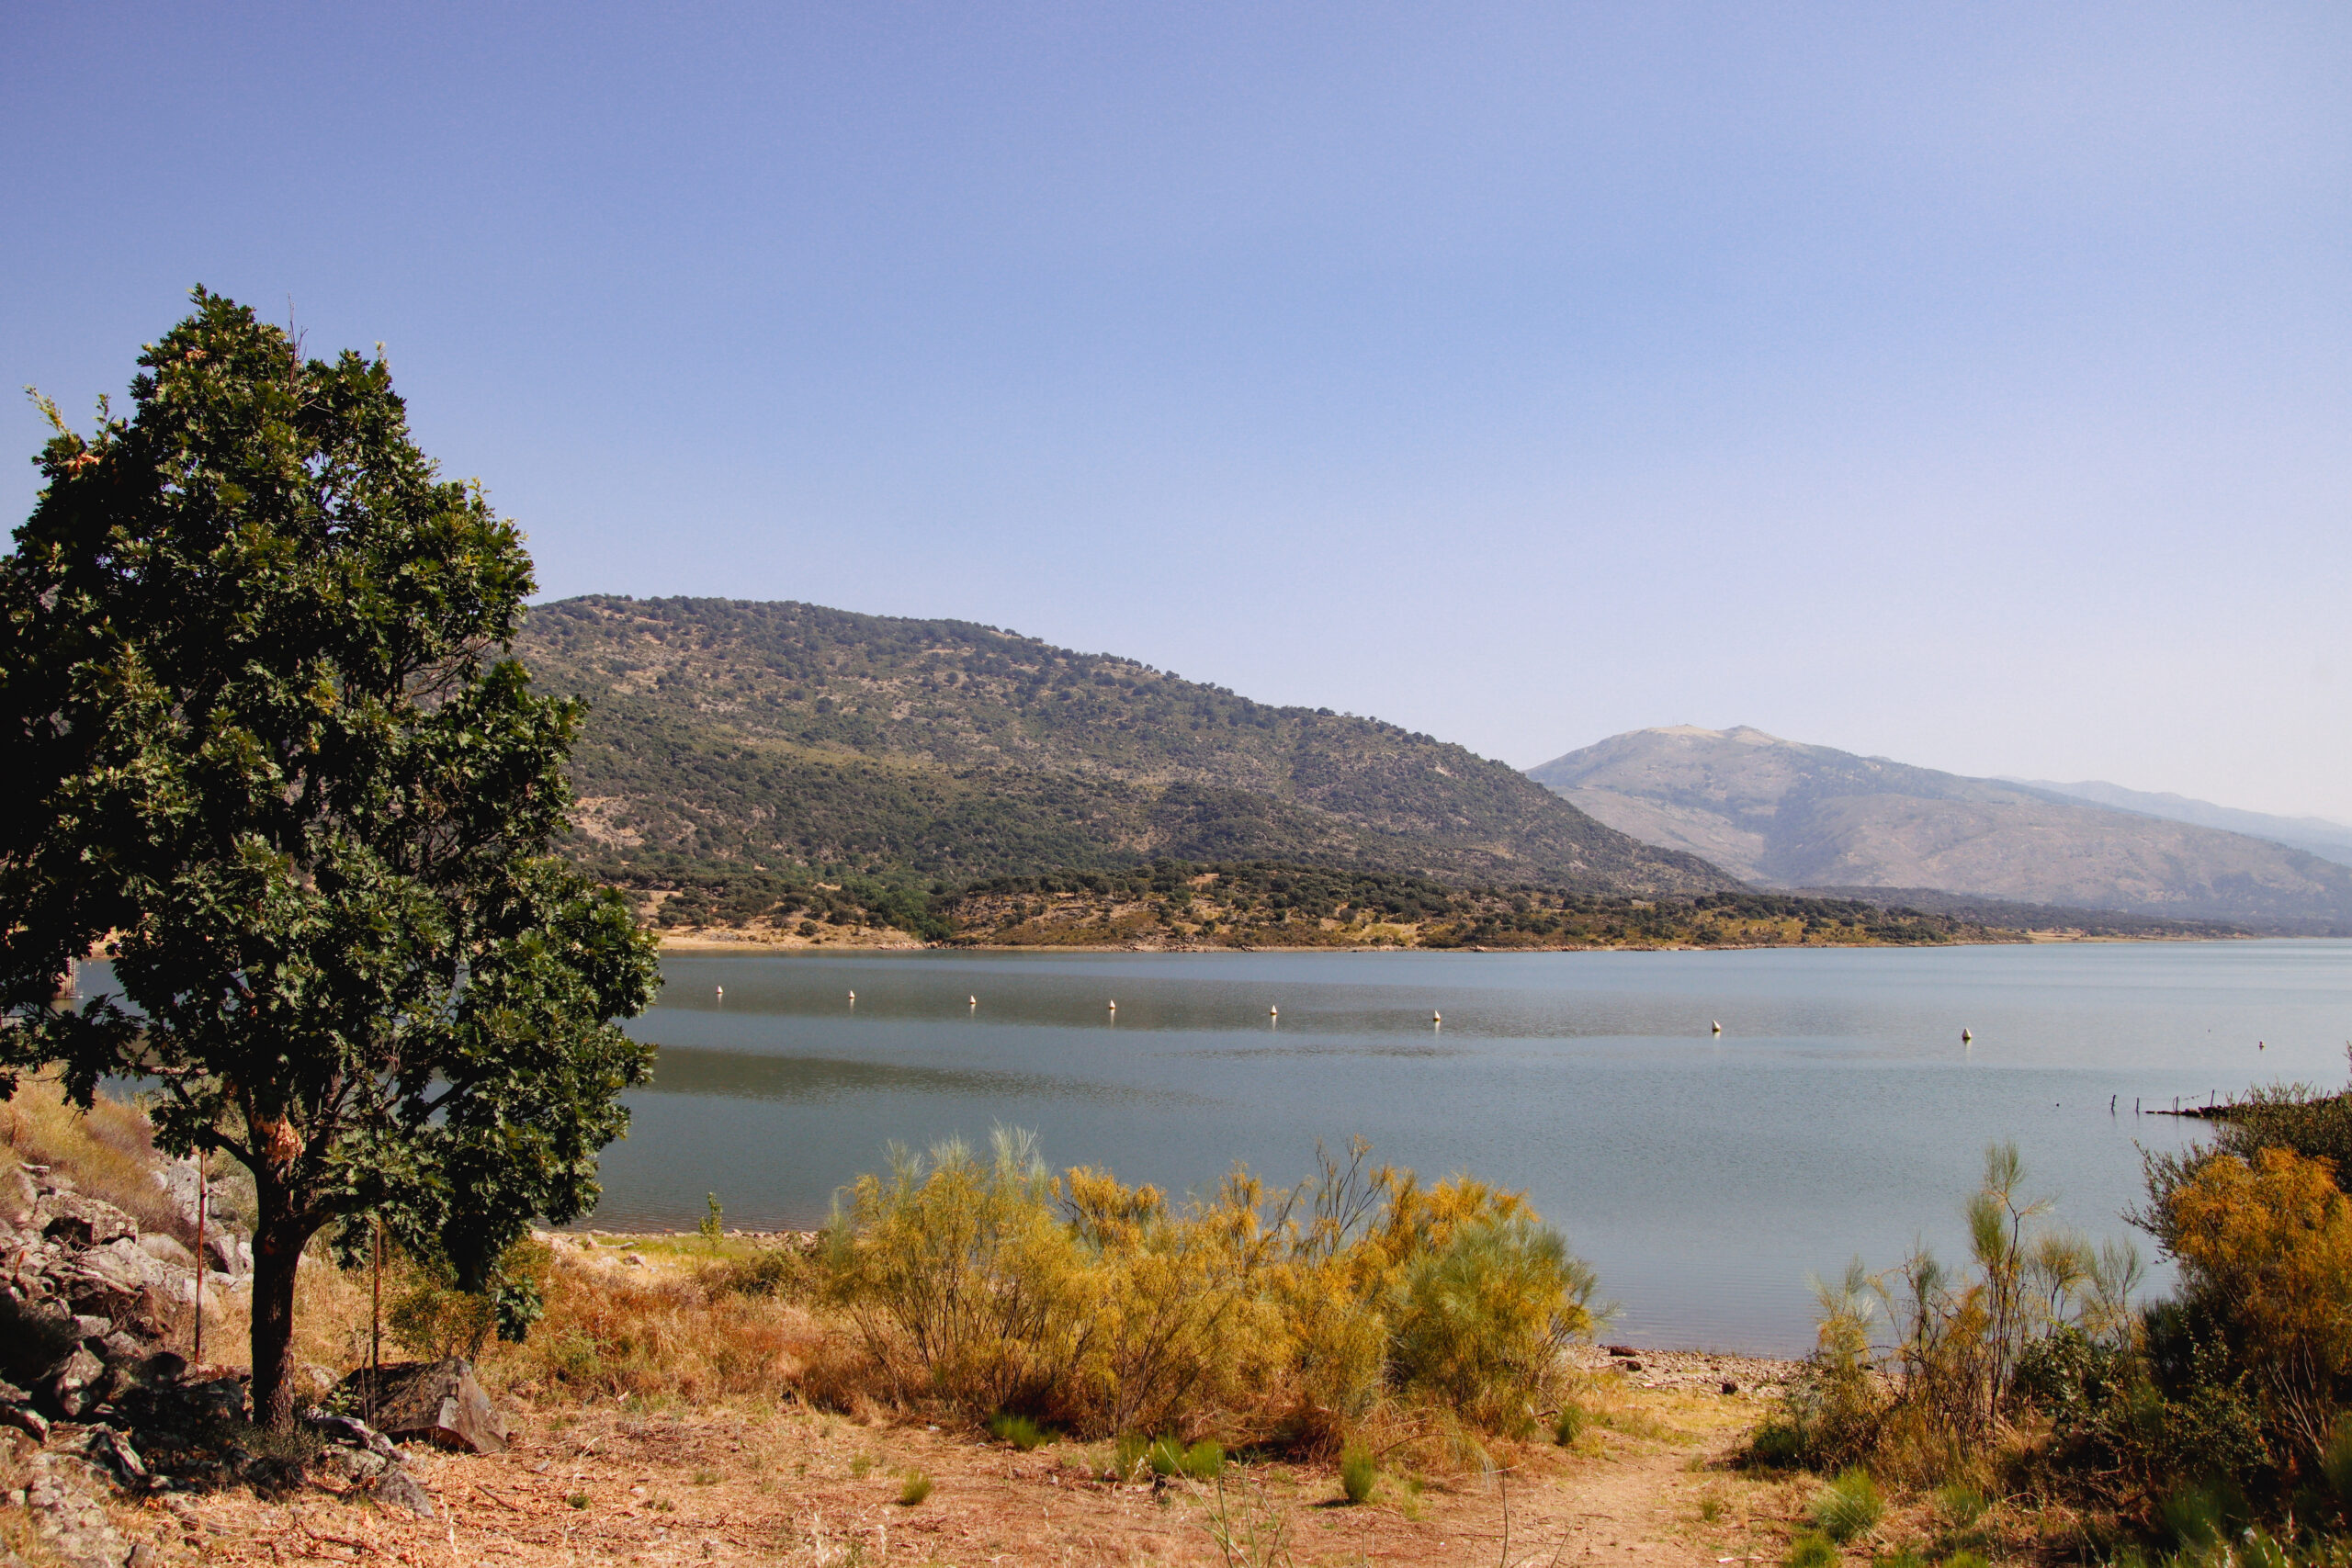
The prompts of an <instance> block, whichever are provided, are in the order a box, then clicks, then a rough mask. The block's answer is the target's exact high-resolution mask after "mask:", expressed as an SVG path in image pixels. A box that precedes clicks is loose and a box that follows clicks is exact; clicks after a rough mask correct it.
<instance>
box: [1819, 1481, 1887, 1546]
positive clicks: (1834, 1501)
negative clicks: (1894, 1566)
mask: <svg viewBox="0 0 2352 1568" xmlns="http://www.w3.org/2000/svg"><path fill="white" fill-rule="evenodd" d="M1807 1511H1808V1512H1809V1513H1810V1514H1811V1515H1812V1516H1813V1522H1814V1524H1815V1527H1816V1528H1817V1529H1820V1531H1821V1533H1822V1534H1824V1535H1826V1536H1827V1537H1828V1538H1829V1539H1830V1540H1835V1541H1840V1542H1842V1541H1849V1540H1853V1539H1854V1538H1855V1537H1857V1536H1860V1535H1864V1534H1867V1533H1868V1532H1869V1530H1870V1529H1871V1526H1873V1525H1875V1524H1877V1523H1878V1521H1879V1518H1880V1517H1881V1516H1882V1515H1883V1514H1884V1513H1885V1512H1886V1500H1885V1499H1884V1498H1883V1497H1881V1496H1880V1495H1879V1490H1878V1483H1876V1482H1874V1481H1872V1480H1871V1475H1870V1472H1868V1471H1866V1470H1863V1469H1861V1468H1860V1467H1859V1466H1857V1467H1855V1468H1854V1469H1851V1470H1849V1471H1847V1472H1845V1473H1843V1474H1842V1475H1840V1476H1838V1479H1837V1480H1835V1481H1833V1482H1831V1483H1829V1484H1828V1485H1826V1486H1824V1487H1823V1488H1822V1489H1821V1490H1820V1491H1818V1492H1816V1493H1815V1494H1814V1495H1813V1502H1812V1504H1811V1505H1810V1506H1809V1507H1808V1509H1807Z"/></svg>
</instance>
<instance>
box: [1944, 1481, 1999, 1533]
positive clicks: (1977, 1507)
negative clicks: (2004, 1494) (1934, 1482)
mask: <svg viewBox="0 0 2352 1568" xmlns="http://www.w3.org/2000/svg"><path fill="white" fill-rule="evenodd" d="M1990 1506H1992V1505H1991V1504H1990V1503H1988V1502H1987V1501H1986V1500H1985V1494H1984V1493H1982V1492H1979V1491H1978V1490H1977V1489H1976V1488H1975V1487H1973V1486H1968V1485H1963V1484H1962V1483H1959V1482H1956V1481H1955V1482H1952V1483H1949V1484H1947V1485H1943V1486H1939V1487H1937V1488H1936V1514H1937V1516H1938V1517H1939V1518H1941V1519H1942V1520H1943V1521H1944V1522H1945V1523H1946V1524H1948V1525H1950V1526H1951V1528H1952V1529H1963V1530H1964V1529H1973V1528H1974V1526H1975V1524H1976V1521H1977V1520H1979V1519H1981V1518H1983V1517H1985V1509H1986V1508H1988V1507H1990Z"/></svg>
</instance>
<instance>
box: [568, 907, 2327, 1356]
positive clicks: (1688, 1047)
mask: <svg viewBox="0 0 2352 1568" xmlns="http://www.w3.org/2000/svg"><path fill="white" fill-rule="evenodd" d="M662 971H663V974H664V976H665V977H666V981H667V983H666V986H665V987H664V989H663V991H662V999H661V1001H660V1004H659V1005H658V1006H657V1007H656V1008H655V1009H654V1010H652V1011H650V1013H648V1014H647V1015H646V1016H645V1017H644V1018H642V1019H639V1020H638V1021H635V1022H634V1023H633V1024H632V1025H631V1026H630V1027H631V1030H632V1032H634V1033H635V1034H637V1035H638V1037H639V1038H640V1039H644V1040H649V1041H652V1042H655V1043H659V1044H660V1046H661V1047H662V1051H661V1057H660V1062H659V1065H658V1066H657V1068H656V1071H655V1077H654V1081H653V1083H652V1085H651V1086H650V1088H648V1089H643V1090H639V1091H638V1092H636V1093H634V1094H633V1095H632V1096H631V1097H630V1105H631V1109H632V1111H633V1114H634V1122H633V1125H632V1130H631V1132H630V1134H629V1136H628V1139H627V1140H626V1141H625V1142H623V1143H621V1144H618V1145H615V1146H614V1147H613V1148H611V1149H609V1150H607V1151H606V1153H605V1158H604V1167H603V1168H604V1179H605V1202H604V1206H603V1207H602V1209H601V1210H600V1211H599V1212H598V1213H597V1215H596V1216H595V1217H594V1220H593V1222H591V1223H593V1224H597V1225H601V1226H604V1227H606V1228H610V1229H637V1228H686V1227H690V1226H691V1225H692V1224H694V1223H695V1221H696V1220H697V1219H698V1218H700V1216H701V1215H702V1213H703V1212H704V1194H705V1193H706V1192H710V1191H715V1192H717V1194H718V1199H719V1201H720V1202H721V1203H722V1204H723V1205H724V1206H725V1210H726V1216H727V1223H728V1224H729V1225H745V1226H750V1227H754V1228H763V1229H764V1228H775V1227H786V1226H790V1227H806V1226H812V1225H814V1224H818V1223H820V1221H821V1220H822V1219H823V1217H824V1215H825V1213H826V1211H827V1208H828V1206H829V1204H830V1202H831V1195H832V1193H833V1192H834V1190H836V1189H837V1188H839V1187H840V1186H842V1184H843V1183H845V1182H847V1181H848V1180H850V1179H852V1178H853V1177H854V1176H855V1175H856V1174H857V1173H859V1172H860V1171H865V1170H872V1169H877V1168H881V1166H882V1164H883V1162H884V1160H885V1157H886V1156H885V1150H886V1145H888V1144H890V1143H891V1142H894V1141H895V1142H898V1143H902V1144H906V1145H912V1146H915V1147H918V1148H920V1147H922V1146H925V1145H929V1144H932V1143H933V1142H935V1141H937V1140H940V1139H943V1138H947V1137H950V1136H961V1137H963V1138H966V1139H967V1140H969V1141H971V1142H972V1143H974V1144H975V1145H982V1146H985V1144H986V1141H987V1139H988V1135H989V1130H990V1129H991V1127H993V1126H997V1125H1006V1126H1017V1127H1023V1128H1028V1129H1032V1130H1034V1131H1035V1133H1036V1134H1038V1136H1039V1138H1040V1140H1041V1141H1042V1145H1043V1147H1044V1151H1045V1154H1046V1158H1047V1160H1048V1161H1049V1162H1051V1163H1052V1164H1053V1165H1054V1166H1055V1167H1056V1168H1060V1167H1064V1166H1069V1165H1081V1164H1082V1165H1095V1166H1102V1167H1107V1168H1111V1169H1113V1170H1115V1171H1116V1172H1117V1173H1118V1174H1119V1176H1120V1177H1122V1178H1123V1179H1126V1180H1129V1181H1151V1182H1154V1183H1157V1184H1159V1185H1161V1186H1163V1187H1165V1188H1168V1189H1170V1190H1175V1191H1180V1192H1181V1191H1184V1190H1194V1189H1200V1188H1203V1187H1205V1186H1206V1185H1208V1184H1211V1183H1214V1182H1215V1180H1216V1179H1217V1178H1218V1177H1219V1176H1220V1175H1221V1174H1223V1173H1224V1172H1225V1171H1226V1170H1227V1168H1230V1167H1231V1166H1232V1165H1233V1164H1234V1162H1236V1161H1243V1162H1246V1163H1248V1164H1249V1165H1250V1168H1252V1169H1254V1170H1256V1171H1258V1172H1259V1173H1261V1175H1263V1176H1265V1177H1266V1178H1268V1179H1270V1180H1273V1181H1277V1182H1289V1181H1295V1180H1296V1179H1300V1178H1301V1177H1303V1176H1305V1175H1306V1174H1307V1173H1308V1172H1309V1171H1310V1170H1311V1168H1312V1166H1313V1157H1314V1152H1315V1144H1316V1140H1317V1139H1318V1138H1319V1139H1321V1140H1323V1141H1324V1142H1325V1143H1327V1144H1329V1145H1333V1146H1335V1147H1336V1146H1339V1145H1343V1144H1344V1143H1345V1142H1346V1140H1347V1139H1348V1138H1349V1137H1350V1136H1351V1135H1354V1134H1362V1135H1363V1136H1365V1137H1368V1138H1370V1139H1371V1140H1372V1142H1373V1145H1374V1154H1375V1157H1376V1158H1379V1159H1385V1160H1391V1161H1395V1162H1397V1163H1400V1164H1404V1165H1408V1166H1411V1167H1412V1168H1415V1169H1417V1170H1419V1171H1420V1172H1421V1173H1422V1174H1423V1175H1424V1176H1425V1177H1431V1178H1434V1177H1438V1176H1442V1175H1446V1174H1450V1173H1452V1172H1455V1171H1460V1170H1467V1171H1470V1172H1473V1173H1475V1174H1476V1175H1477V1176H1479V1177H1481V1178H1483V1179H1487V1180H1489V1181H1492V1182H1495V1183H1498V1184H1499V1185H1503V1186H1507V1187H1512V1188H1521V1189H1524V1190H1526V1191H1527V1192H1528V1193H1529V1195H1530V1197H1531V1198H1532V1201H1534V1203H1535V1205H1536V1206H1537V1208H1539V1209H1540V1210H1541V1211H1542V1212H1543V1213H1544V1217H1545V1218H1546V1219H1548V1220H1550V1221H1552V1222H1554V1223H1555V1224H1558V1225H1559V1226H1560V1227H1561V1229H1562V1230H1564V1231H1565V1232H1566V1235H1567V1236H1568V1238H1569V1241H1570V1244H1571V1245H1572V1246H1573V1247H1575V1248H1576V1249H1577V1251H1578V1252H1579V1253H1581V1254H1582V1255H1583V1256H1584V1257H1586V1258H1588V1259H1589V1260H1590V1261H1591V1262H1592V1263H1593V1264H1594V1265H1595V1266H1596V1267H1597V1268H1598V1269H1599V1270H1600V1278H1601V1289H1602V1293H1603V1294H1604V1295H1605V1296H1608V1297H1610V1298H1612V1299H1613V1300H1615V1301H1616V1302H1617V1303H1620V1312H1619V1315H1618V1317H1617V1319H1616V1320H1615V1322H1614V1323H1613V1324H1612V1325H1611V1327H1610V1328H1609V1329H1608V1331H1607V1337H1610V1338H1611V1339H1623V1340H1628V1341H1634V1342H1638V1343H1648V1344H1654V1345H1660V1346H1667V1345H1673V1346H1689V1347H1707V1348H1724V1349H1740V1350H1748V1351H1758V1352H1788V1351H1801V1350H1803V1349H1804V1348H1807V1347H1808V1346H1809V1345H1810V1343H1811V1337H1812V1328H1811V1323H1812V1318H1811V1306H1812V1295H1811V1292H1810V1291H1809V1289H1808V1287H1807V1284H1806V1276H1807V1274H1808V1272H1818V1273H1821V1274H1824V1275H1827V1274H1832V1273H1835V1272H1837V1271H1838V1270H1839V1269H1842V1268H1843V1266H1844V1265H1845V1263H1846V1260H1847V1259H1848V1258H1851V1257H1854V1256H1856V1255H1857V1254H1859V1255H1860V1257H1861V1258H1863V1259H1864V1260H1865V1261H1866V1262H1867V1263H1868V1264H1869V1265H1870V1266H1871V1268H1873V1269H1879V1268H1883V1267H1886V1266H1888V1265H1891V1264H1893V1263H1894V1262H1896V1261H1898V1260H1899V1259H1900V1258H1901V1257H1902V1256H1903V1255H1904V1253H1905V1251H1907V1250H1908V1249H1909V1247H1911V1245H1912V1244H1913V1242H1914V1241H1915V1239H1925V1240H1927V1241H1928V1242H1929V1243H1930V1244H1932V1245H1934V1246H1936V1247H1937V1248H1938V1249H1939V1251H1941V1252H1942V1253H1944V1254H1945V1255H1946V1256H1947V1258H1952V1259H1954V1260H1957V1259H1959V1258H1961V1257H1962V1256H1963V1255H1964V1250H1965V1249H1964V1242H1963V1232H1962V1227H1961V1224H1960V1206H1961V1203H1962V1201H1963V1200H1964V1198H1965V1197H1966V1195H1967V1193H1968V1192H1969V1191H1970V1190H1973V1187H1974V1185H1975V1182H1976V1179H1977V1175H1978V1172H1979V1170H1980V1169H1981V1167H1982V1162H1983V1158H1984V1150H1985V1145H1986V1144H1987V1142H1988V1141H1991V1140H1994V1139H2000V1138H2014V1139H2016V1140H2017V1142H2018V1145H2019V1146H2020V1147H2021V1149H2022V1150H2023V1152H2024V1155H2025V1159H2026V1164H2027V1168H2028V1172H2029V1178H2030V1181H2029V1189H2030V1190H2031V1191H2033V1192H2038V1193H2048V1194H2050V1195H2052V1197H2054V1198H2055V1199H2056V1200H2057V1205H2058V1208H2057V1214H2058V1217H2059V1218H2060V1219H2061V1220H2063V1221H2064V1223H2066V1224H2071V1225H2074V1226H2075V1227H2077V1228H2079V1229H2081V1230H2083V1231H2085V1232H2086V1233H2087V1234H2089V1235H2092V1236H2094V1237H2101V1236H2108V1235H2136V1233H2133V1232H2131V1231H2130V1230H2129V1228H2128V1227H2127V1226H2126V1225H2125V1224H2123V1223H2122V1220H2121V1218H2120V1215H2121V1213H2122V1212H2123V1211H2124V1210H2125V1208H2126V1207H2127V1206H2129V1205H2130V1204H2131V1203H2132V1202H2133V1201H2135V1200H2136V1198H2137V1197H2138V1193H2139V1172H2140V1162H2139V1153H2138V1146H2145V1147H2148V1148H2156V1149H2169V1148H2175V1147H2178V1146H2180V1145H2182V1144H2184V1143H2186V1142H2188V1141H2189V1140H2190V1139H2192V1138H2193V1137H2194V1136H2196V1135H2197V1134H2198V1132H2199V1124H2198V1123H2196V1122H2179V1121H2176V1120H2175V1119H2173V1118H2171V1117H2159V1116H2139V1117H2136V1118H2135V1117H2134V1116H2133V1114H2132V1104H2133V1100H2134V1099H2135V1098H2137V1099H2138V1100H2141V1101H2142V1102H2143V1105H2145V1106H2147V1107H2150V1108H2153V1107H2154V1106H2157V1105H2159V1104H2161V1105H2164V1106H2166V1107H2169V1106H2170V1105H2171V1104H2172V1103H2173V1098H2174V1097H2175V1096H2181V1097H2183V1098H2184V1099H2186V1100H2203V1099H2204V1098H2205V1097H2206V1096H2208V1095H2209V1094H2211V1093H2220V1094H2222V1095H2223V1096H2226V1095H2228V1094H2229V1093H2230V1092H2232V1091H2233V1090H2234V1089H2243V1088H2245V1086H2246V1085H2247V1084H2249V1083H2251V1082H2255V1081H2261V1080H2267V1079H2271V1078H2279V1077H2287V1078H2302V1079H2306V1080H2309V1081H2312V1082H2315V1083H2324V1084H2329V1085H2335V1084H2338V1083H2341V1082H2342V1081H2343V1080H2344V1074H2345V1069H2346V1063H2345V1051H2346V1037H2347V1036H2352V942H2146V943H2096V944H2065V945H2056V944H2053V945H2043V946H2017V947H2006V946H2005V947H1956V948H1943V949H1918V948H1873V949H1851V950H1843V951H1839V950H1803V949H1778V950H1764V951H1757V952H1738V953H1069V954H1055V953H942V952H921V953H889V954H869V955H858V956H850V955H817V954H792V955H775V956H768V955H750V956H734V955H716V954H714V955H688V954H672V955H670V956H668V957H666V958H665V960H664V962H663V964H662ZM720 987H724V990H725V994H724V995H723V996H721V995H720V994H719V991H720ZM853 991H854V992H855V993H856V999H855V1000H854V1002H853V1001H852V1000H851V999H850V993H851V992H853ZM969 998H977V1005H975V1004H974V1002H973V1001H972V1000H970V999H969ZM1114 1000H1115V1001H1116V1002H1117V1004H1118V1005H1117V1008H1116V1010H1113V1009H1112V1008H1111V1007H1110V1005H1109V1004H1110V1003H1111V1002H1112V1001H1114ZM1270 1008H1271V1009H1278V1010H1279V1016H1270V1015H1269V1011H1268V1010H1269V1009H1270ZM1432 1013H1440V1014H1442V1015H1443V1021H1442V1023H1433V1022H1432V1021H1431V1016H1430V1015H1431V1014H1432ZM1715 1021H1721V1023H1722V1024H1723V1033H1722V1034H1721V1035H1720V1036H1718V1035H1715V1034H1714V1033H1713V1032H1712V1029H1711V1026H1712V1024H1713V1023H1714V1022H1715ZM1963 1028H1966V1029H1968V1030H1970V1031H1971V1032H1973V1036H1974V1039H1973V1043H1971V1044H1967V1045H1963V1044H1962V1040H1961V1031H1962V1029H1963ZM2257 1043H2260V1044H2259V1046H2258V1045H2257ZM2110 1099H2113V1100H2114V1101H2115V1110H2114V1111H2113V1112H2110V1110H2109V1101H2110ZM2135 1145H2137V1146H2135ZM2140 1239H2141V1241H2142V1244H2143V1254H2146V1255H2148V1256H2149V1260H2150V1262H2151V1263H2152V1264H2153V1263H2154V1258H2153V1254H2152V1251H2151V1249H2150V1248H2149V1247H2147V1246H2146V1244H2145V1238H2144V1237H2142V1238H2140ZM2155 1278H2156V1280H2157V1281H2158V1282H2161V1280H2162V1279H2163V1275H2162V1273H2161V1271H2157V1273H2156V1275H2155Z"/></svg>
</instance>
